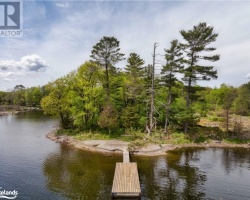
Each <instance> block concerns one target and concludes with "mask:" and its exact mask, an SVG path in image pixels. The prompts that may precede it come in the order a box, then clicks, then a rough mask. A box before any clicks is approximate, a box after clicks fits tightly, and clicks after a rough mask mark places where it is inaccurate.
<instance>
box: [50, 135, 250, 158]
mask: <svg viewBox="0 0 250 200" xmlns="http://www.w3.org/2000/svg"><path fill="white" fill-rule="evenodd" d="M46 137H47V138H48V139H50V140H52V141H55V142H58V143H64V144H67V145H70V146H74V147H75V148H78V149H84V150H87V151H92V152H101V153H116V154H122V152H123V149H124V148H127V147H128V144H129V142H124V141H121V140H77V139H74V138H73V137H71V136H67V135H60V136H58V135H56V130H53V131H51V132H50V133H48V134H47V135H46ZM185 147H189V148H250V145H249V144H228V143H224V142H219V141H216V140H213V141H211V142H210V143H201V144H195V143H194V144H181V145H174V144H161V145H157V144H147V145H146V146H144V147H141V148H138V149H135V150H133V151H130V153H131V154H133V155H139V156H160V155H166V154H167V151H171V150H174V149H179V148H185Z"/></svg>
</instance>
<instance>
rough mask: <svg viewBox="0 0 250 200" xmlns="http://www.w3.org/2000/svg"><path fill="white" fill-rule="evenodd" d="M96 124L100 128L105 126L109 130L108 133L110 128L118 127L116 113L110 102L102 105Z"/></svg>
mask: <svg viewBox="0 0 250 200" xmlns="http://www.w3.org/2000/svg"><path fill="white" fill-rule="evenodd" d="M98 124H99V126H100V127H101V128H107V129H108V130H109V134H110V133H111V130H112V129H115V128H117V127H118V113H117V111H116V110H115V108H114V106H113V105H112V104H111V103H108V104H106V105H105V106H104V108H103V111H102V112H101V114H100V118H99V122H98Z"/></svg>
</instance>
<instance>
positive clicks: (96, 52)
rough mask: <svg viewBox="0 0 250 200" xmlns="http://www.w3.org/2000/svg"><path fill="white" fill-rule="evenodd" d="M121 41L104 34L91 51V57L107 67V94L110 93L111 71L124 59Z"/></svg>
mask: <svg viewBox="0 0 250 200" xmlns="http://www.w3.org/2000/svg"><path fill="white" fill-rule="evenodd" d="M119 44H120V42H119V41H118V40H117V39H116V38H115V37H106V36H104V37H103V38H102V39H101V40H100V41H99V42H98V43H97V44H96V45H95V46H93V50H92V51H91V56H90V57H91V58H92V59H93V61H94V62H96V63H98V64H100V65H101V66H103V67H104V68H105V75H106V78H105V79H106V90H107V95H108V96H109V94H110V81H109V71H110V70H112V69H115V68H114V65H115V64H117V63H118V62H119V61H122V60H124V59H125V58H124V54H122V53H120V48H119Z"/></svg>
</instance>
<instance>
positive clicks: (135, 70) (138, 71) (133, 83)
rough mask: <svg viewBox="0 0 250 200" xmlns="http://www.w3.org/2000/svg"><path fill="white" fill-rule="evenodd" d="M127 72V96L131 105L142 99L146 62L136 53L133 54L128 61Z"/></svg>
mask: <svg viewBox="0 0 250 200" xmlns="http://www.w3.org/2000/svg"><path fill="white" fill-rule="evenodd" d="M127 63H128V64H127V65H126V67H125V72H126V74H127V82H126V86H125V87H126V96H127V99H128V100H130V103H131V104H135V103H136V99H138V98H140V97H141V93H142V91H143V82H142V81H143V80H142V79H143V74H144V67H143V65H144V63H145V62H144V60H143V59H141V58H140V56H139V55H138V54H136V53H131V54H130V56H129V58H128V59H127Z"/></svg>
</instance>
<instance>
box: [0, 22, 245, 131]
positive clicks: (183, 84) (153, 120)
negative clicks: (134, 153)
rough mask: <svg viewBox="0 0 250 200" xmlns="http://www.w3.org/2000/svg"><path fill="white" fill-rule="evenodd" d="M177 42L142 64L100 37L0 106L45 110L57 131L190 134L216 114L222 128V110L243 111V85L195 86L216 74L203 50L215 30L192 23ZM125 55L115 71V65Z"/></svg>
mask: <svg viewBox="0 0 250 200" xmlns="http://www.w3.org/2000/svg"><path fill="white" fill-rule="evenodd" d="M180 34H181V36H182V37H183V41H184V42H183V43H180V42H179V41H178V40H173V41H171V42H170V45H169V47H168V48H166V49H165V56H164V60H162V62H163V63H164V64H162V65H161V66H160V68H161V72H160V73H156V72H155V71H156V68H157V67H159V64H158V63H159V57H157V53H156V52H157V44H154V48H153V52H152V55H153V56H152V63H151V64H148V65H146V64H145V61H144V60H143V59H142V58H141V57H140V55H139V54H137V53H135V52H133V53H131V54H130V55H129V56H128V57H127V58H125V55H124V54H123V53H122V51H121V49H120V47H119V41H118V40H117V39H116V38H114V37H103V38H102V39H101V40H100V41H99V42H98V43H97V44H96V45H94V46H93V49H92V51H91V55H90V58H91V59H90V60H89V61H86V62H85V63H84V64H83V65H81V66H80V67H79V68H78V69H77V70H75V71H73V72H71V73H69V74H68V75H66V76H64V77H62V78H59V79H57V80H55V81H52V82H50V83H48V84H47V85H45V86H43V87H32V88H24V87H23V86H20V85H19V86H16V88H15V89H14V90H13V91H12V92H1V93H0V103H1V104H7V105H8V104H15V105H28V106H29V105H30V106H34V105H39V104H40V101H41V106H42V108H43V110H44V112H45V113H46V114H50V115H54V116H58V117H60V122H61V125H62V127H63V128H64V129H75V130H79V131H86V130H106V131H107V132H109V133H110V132H112V131H114V130H116V131H124V130H130V131H132V130H140V131H142V132H146V133H147V134H148V135H149V134H151V133H152V132H155V131H160V132H162V133H166V134H167V133H171V131H172V130H177V129H178V130H183V131H184V132H185V133H188V132H189V131H192V128H193V127H197V124H198V122H199V120H200V118H201V117H205V116H207V114H211V112H213V111H222V112H223V113H224V115H223V116H224V121H225V122H226V124H227V127H226V130H227V131H228V124H229V114H232V113H234V114H239V115H249V113H250V98H249V97H250V82H249V83H247V84H244V85H242V86H240V87H239V88H235V87H232V86H228V85H226V84H223V85H221V86H220V88H214V89H212V88H209V87H201V86H199V85H198V82H199V81H210V80H211V79H216V78H217V71H216V70H214V67H213V66H212V65H210V64H211V63H213V62H215V61H217V60H219V55H216V54H213V51H214V50H216V48H214V47H211V46H210V44H211V43H213V42H214V41H215V40H216V38H217V36H218V34H216V33H214V30H213V27H211V26H208V25H207V24H206V23H200V24H198V25H197V26H194V27H193V28H192V29H191V30H187V31H185V30H182V31H180ZM122 60H126V66H124V67H123V69H122V70H121V69H119V68H117V67H116V65H117V63H118V62H120V61H122Z"/></svg>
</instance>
